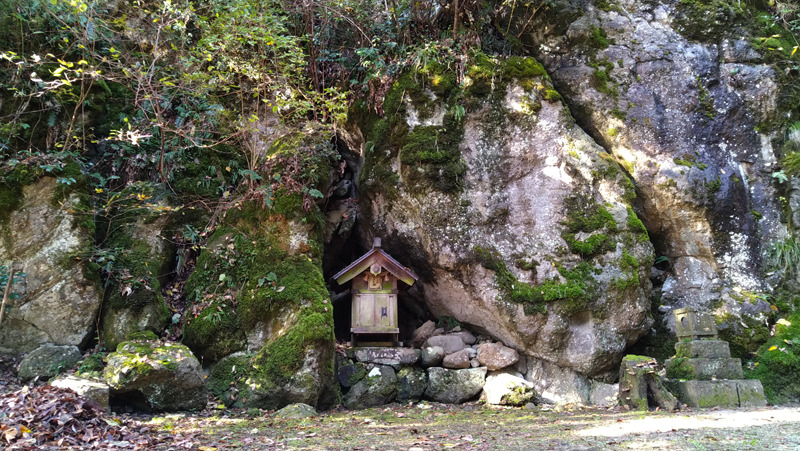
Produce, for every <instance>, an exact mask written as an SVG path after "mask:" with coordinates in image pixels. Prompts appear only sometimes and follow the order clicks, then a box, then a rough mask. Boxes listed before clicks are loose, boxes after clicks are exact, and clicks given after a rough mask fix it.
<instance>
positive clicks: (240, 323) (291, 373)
mask: <svg viewBox="0 0 800 451" xmlns="http://www.w3.org/2000/svg"><path fill="white" fill-rule="evenodd" d="M317 214H318V211H317V210H312V212H311V213H309V214H304V212H303V209H302V197H297V196H294V195H281V194H276V199H275V206H274V208H272V209H269V208H267V209H263V208H262V205H260V204H259V203H256V202H248V203H245V204H242V205H240V206H239V208H235V209H232V210H230V211H228V213H227V216H226V218H225V219H224V221H223V223H222V224H221V225H220V227H219V228H218V229H217V231H216V232H215V233H214V235H213V236H212V237H211V238H210V240H209V243H208V245H207V246H206V248H205V250H204V252H203V253H201V255H200V257H199V258H198V260H197V265H196V269H195V271H194V273H193V274H192V276H191V277H190V278H189V280H188V281H187V283H186V289H185V291H186V293H187V300H188V308H189V309H191V311H193V312H195V313H194V315H193V317H191V318H189V319H188V321H187V323H186V325H185V327H184V342H185V343H186V344H187V345H188V346H190V347H191V348H192V349H195V350H197V352H198V353H199V354H200V355H201V356H203V358H204V361H205V362H208V363H210V362H213V361H215V360H219V359H221V358H223V357H224V356H226V355H229V354H232V353H234V352H238V351H246V352H248V353H249V354H248V355H247V356H238V357H235V358H234V357H231V358H227V359H222V360H220V361H219V363H217V364H216V365H215V367H214V369H213V370H212V374H211V378H210V380H211V382H210V387H211V390H212V392H213V393H214V394H216V395H218V396H221V397H222V398H223V400H224V401H225V402H226V404H228V405H232V406H244V407H260V408H269V409H277V408H281V407H283V406H285V405H287V404H291V403H296V402H302V403H305V404H309V405H311V406H315V407H319V406H321V405H330V404H331V403H333V402H335V401H336V398H337V388H338V386H337V385H336V384H335V376H334V373H333V359H334V352H333V343H334V337H333V308H332V306H331V304H330V299H329V296H328V291H327V289H326V288H325V284H324V281H323V276H322V270H321V257H322V255H321V254H322V249H321V246H320V244H319V239H320V235H319V234H320V230H321V227H320V224H319V222H317V221H315V218H316V216H315V215H317ZM245 360H246V363H244V361H245ZM234 367H235V369H234Z"/></svg>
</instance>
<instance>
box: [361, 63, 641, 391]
mask: <svg viewBox="0 0 800 451" xmlns="http://www.w3.org/2000/svg"><path fill="white" fill-rule="evenodd" d="M466 72H467V77H468V80H467V82H466V85H467V86H468V87H467V88H466V91H465V92H464V95H466V96H467V97H468V98H470V99H471V100H470V102H468V103H467V105H466V107H461V106H459V105H454V104H453V103H452V102H454V100H453V99H454V98H458V95H459V93H458V92H457V91H458V88H453V89H452V90H451V91H446V90H443V88H441V85H438V87H437V86H436V85H434V82H433V81H430V82H427V83H429V85H427V87H426V85H425V83H426V81H425V79H424V77H423V76H422V75H420V76H419V78H418V79H417V80H416V81H413V83H412V82H409V80H408V79H407V78H401V79H400V80H399V81H398V82H397V83H396V84H395V86H393V88H392V90H391V91H390V92H389V93H388V94H387V100H386V104H385V105H384V110H385V111H387V115H386V118H384V119H381V120H377V121H376V120H374V119H373V120H372V122H370V121H369V120H367V121H365V124H366V125H365V126H364V128H365V132H364V133H365V135H366V136H365V138H364V139H365V140H367V142H368V143H369V146H366V147H365V151H364V152H365V154H364V166H363V168H362V172H361V177H360V180H361V184H362V188H363V190H364V191H366V193H362V196H361V199H362V210H363V211H362V218H363V219H365V223H366V227H364V229H365V230H366V234H367V235H368V237H367V239H371V237H372V236H383V237H384V247H385V248H386V249H387V251H388V252H389V253H390V254H392V255H394V256H395V257H397V258H398V259H399V260H400V261H402V262H404V263H405V264H408V265H410V266H412V267H413V268H414V269H415V270H416V271H418V273H419V274H420V276H421V282H420V283H421V284H422V286H423V289H424V293H425V299H426V302H427V306H428V308H429V309H430V310H431V311H432V313H433V314H434V315H436V316H440V315H448V316H452V317H454V318H455V319H457V320H458V321H460V322H462V323H467V324H469V325H470V326H472V328H476V329H477V330H482V331H487V332H489V333H490V334H491V335H493V336H495V337H497V338H499V339H500V340H502V341H503V342H504V343H506V344H507V345H509V346H511V347H513V348H516V349H518V350H520V351H522V352H524V353H526V354H530V355H533V356H536V357H538V358H541V359H544V360H547V361H550V362H553V363H557V364H558V365H561V366H564V367H569V368H573V369H575V370H576V371H579V372H581V373H583V374H586V375H590V376H598V377H602V376H605V375H610V374H611V373H610V372H611V371H612V370H614V369H615V368H616V366H617V365H618V362H619V359H620V358H621V355H622V352H623V351H624V349H625V348H626V347H627V346H628V345H630V344H631V343H633V342H634V341H635V340H636V339H638V338H639V337H640V336H641V335H642V334H643V333H644V332H645V331H646V330H647V329H648V328H649V326H650V319H649V318H648V311H649V307H650V306H649V302H648V297H647V295H648V291H649V289H650V282H649V280H648V275H649V272H650V264H651V263H652V258H653V257H652V253H653V250H652V246H651V244H650V242H649V240H648V237H647V233H646V231H645V230H644V228H643V227H642V225H641V222H640V221H639V220H638V219H637V217H636V215H635V214H634V212H633V210H632V209H631V208H630V206H629V203H630V201H631V200H632V199H633V197H635V194H634V192H633V185H632V184H631V183H630V181H629V180H628V178H627V176H626V175H625V174H624V173H623V172H622V170H621V169H620V167H619V166H618V165H617V164H616V163H615V162H614V161H613V159H611V158H610V156H608V155H607V154H606V153H605V152H604V151H603V149H602V148H601V147H600V146H598V145H597V144H596V143H595V142H594V141H593V140H592V139H591V138H590V137H589V136H588V135H587V134H586V133H585V132H584V131H583V130H581V129H580V128H579V127H578V126H576V125H575V123H574V122H573V119H572V117H571V116H570V114H569V111H568V110H567V109H566V108H565V106H564V104H563V103H562V102H561V101H560V100H559V97H558V93H556V92H555V91H554V90H553V89H552V86H551V85H550V83H549V81H548V78H547V76H546V74H545V72H544V70H543V69H542V68H541V66H540V65H539V64H538V63H537V62H536V61H535V60H533V59H530V58H529V59H525V58H515V57H512V58H510V59H509V60H501V59H497V60H492V59H490V58H488V57H485V56H484V57H482V58H476V60H475V63H474V66H470V67H467V69H466ZM446 76H447V73H446V72H445V73H444V74H442V75H441V76H440V78H444V77H446ZM435 79H436V77H435V76H434V77H432V80H435ZM428 88H430V89H429V90H426V89H428ZM415 90H416V91H415ZM401 92H402V93H403V94H401ZM458 108H461V110H460V111H463V113H464V114H463V115H459V114H456V113H454V112H453V111H459V110H458ZM459 116H461V117H459ZM611 377H613V376H611Z"/></svg>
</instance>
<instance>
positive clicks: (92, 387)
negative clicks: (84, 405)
mask: <svg viewBox="0 0 800 451" xmlns="http://www.w3.org/2000/svg"><path fill="white" fill-rule="evenodd" d="M50 385H52V386H53V387H58V388H68V389H70V390H72V391H74V392H75V393H77V394H78V395H80V396H82V397H84V398H86V399H89V400H92V401H94V402H96V403H97V404H99V405H100V407H102V408H103V409H106V410H109V404H108V392H109V388H108V385H106V384H104V383H102V382H98V381H94V380H90V379H84V378H81V377H76V376H65V377H58V378H56V379H55V380H53V381H52V382H50Z"/></svg>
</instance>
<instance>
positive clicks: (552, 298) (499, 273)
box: [473, 246, 595, 315]
mask: <svg viewBox="0 0 800 451" xmlns="http://www.w3.org/2000/svg"><path fill="white" fill-rule="evenodd" d="M473 254H474V255H475V257H476V259H477V260H478V261H479V262H480V263H481V266H483V267H484V268H486V269H490V270H492V271H494V272H495V282H496V283H497V285H498V287H499V288H500V297H499V300H501V301H510V302H514V303H518V304H522V305H523V311H524V312H525V314H527V315H530V314H535V313H546V312H547V305H548V304H549V303H551V302H557V305H558V306H559V308H560V310H561V311H562V312H563V313H564V314H566V315H572V314H574V313H577V312H580V311H582V310H585V309H587V308H588V307H589V305H590V302H591V294H592V292H593V290H594V285H595V280H594V278H593V277H592V273H593V272H594V270H593V268H592V267H591V266H590V265H589V264H588V263H586V262H581V263H579V264H578V265H576V266H575V267H574V268H572V269H567V268H565V267H563V266H561V265H559V266H558V272H559V274H560V275H561V277H562V278H563V280H558V279H555V278H554V279H547V280H545V281H543V282H542V283H541V284H540V285H532V284H529V283H526V282H521V281H519V280H517V278H516V277H515V276H514V274H512V273H511V272H510V271H509V270H508V267H507V266H506V264H505V262H504V261H503V258H502V256H501V255H500V253H499V252H497V251H496V250H494V249H487V248H484V247H480V246H475V247H474V248H473Z"/></svg>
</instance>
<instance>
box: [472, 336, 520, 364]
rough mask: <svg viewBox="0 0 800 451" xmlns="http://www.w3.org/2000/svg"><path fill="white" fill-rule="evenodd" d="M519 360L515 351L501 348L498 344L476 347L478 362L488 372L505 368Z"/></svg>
mask: <svg viewBox="0 0 800 451" xmlns="http://www.w3.org/2000/svg"><path fill="white" fill-rule="evenodd" d="M518 360H519V353H518V352H517V350H516V349H511V348H509V347H507V346H503V345H502V344H500V343H486V344H482V345H480V346H479V347H478V362H480V363H481V365H485V366H486V368H488V369H489V371H495V370H500V369H503V368H507V367H509V366H511V365H513V364H515V363H517V361H518Z"/></svg>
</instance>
